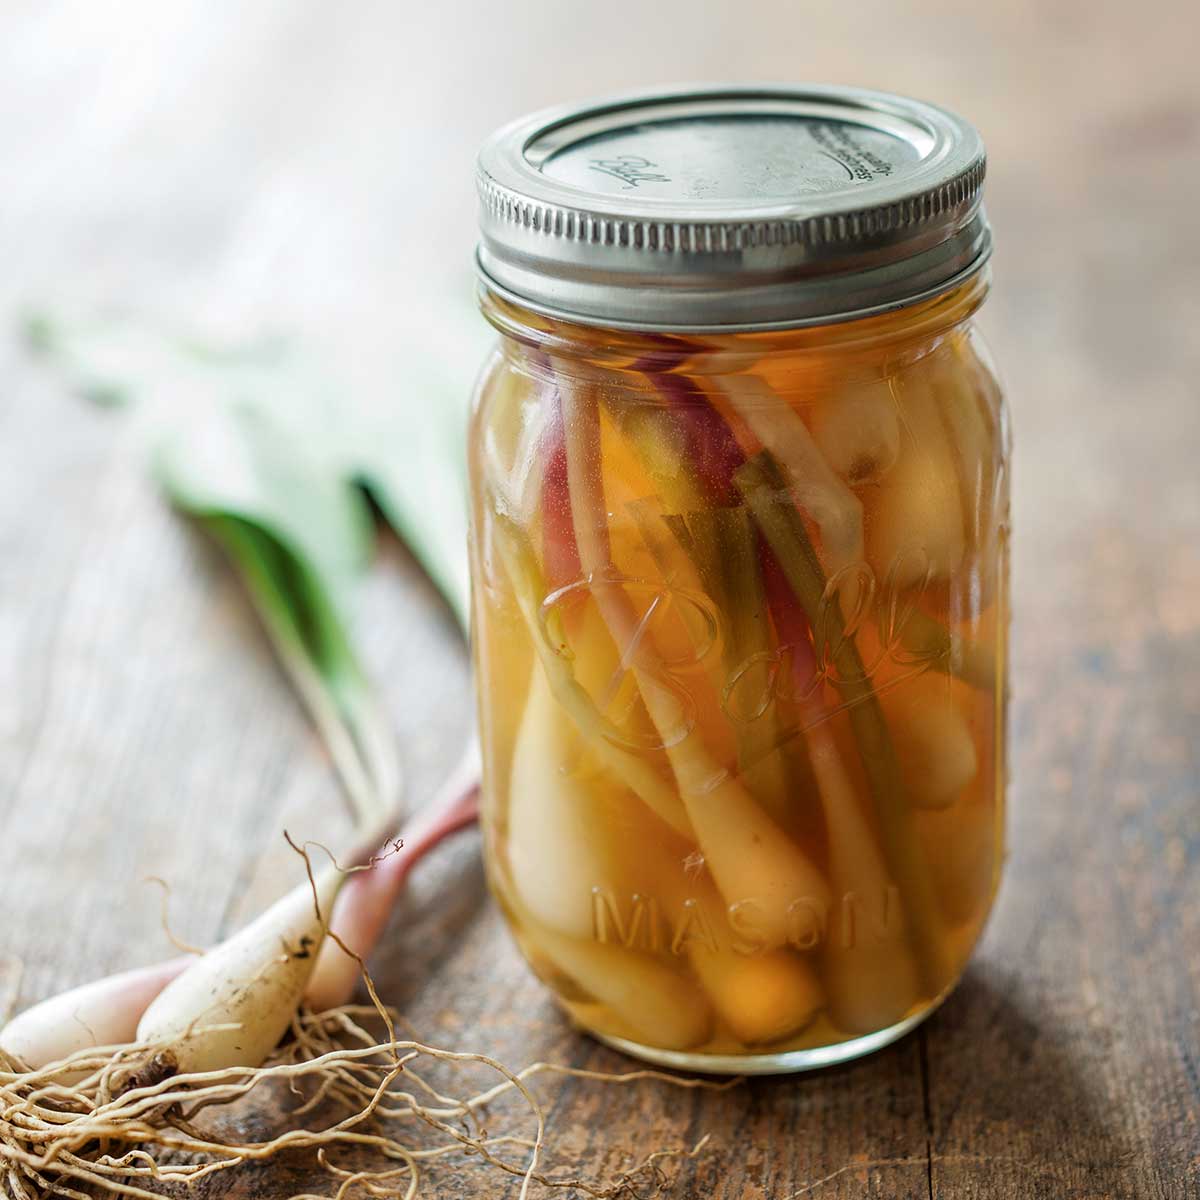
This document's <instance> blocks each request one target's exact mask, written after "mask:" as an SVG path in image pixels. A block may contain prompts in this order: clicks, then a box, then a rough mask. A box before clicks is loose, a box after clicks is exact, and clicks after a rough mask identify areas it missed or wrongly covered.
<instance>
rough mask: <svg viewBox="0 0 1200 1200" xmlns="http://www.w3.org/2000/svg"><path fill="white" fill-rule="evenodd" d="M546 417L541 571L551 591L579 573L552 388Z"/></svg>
mask: <svg viewBox="0 0 1200 1200" xmlns="http://www.w3.org/2000/svg"><path fill="white" fill-rule="evenodd" d="M547 403H548V405H549V406H550V417H549V420H548V421H547V422H546V428H545V430H544V432H543V434H542V445H541V454H542V458H543V461H544V462H545V464H546V468H545V475H544V476H543V478H542V561H543V569H542V573H543V575H544V576H545V579H546V583H547V585H548V586H549V587H550V589H551V590H556V589H558V588H561V587H566V586H567V584H569V583H574V582H575V581H576V580H577V579H578V578H579V575H580V569H579V547H578V546H577V545H576V543H575V527H574V525H573V524H572V522H571V492H570V489H569V487H568V485H567V443H566V439H565V437H564V434H563V416H562V401H561V399H560V398H559V394H558V389H557V388H555V389H554V391H553V392H552V393H551V394H550V396H549V398H548V400H547Z"/></svg>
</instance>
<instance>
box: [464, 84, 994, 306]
mask: <svg viewBox="0 0 1200 1200" xmlns="http://www.w3.org/2000/svg"><path fill="white" fill-rule="evenodd" d="M983 176H984V151H983V143H982V141H981V140H980V137H979V134H978V133H977V132H976V131H975V129H974V128H973V127H972V126H971V125H969V124H968V123H967V122H966V121H964V120H962V119H961V118H960V117H956V116H955V115H954V114H953V113H949V112H946V111H945V110H943V109H940V108H936V107H934V106H933V105H930V104H924V103H921V102H920V101H917V100H908V99H905V98H903V97H900V96H892V95H889V94H887V93H884V92H870V91H864V90H861V89H859V88H846V87H827V86H824V85H819V86H816V85H814V86H807V85H802V86H796V87H786V86H782V87H776V86H768V87H762V86H747V87H701V88H667V89H660V90H655V91H647V92H637V93H631V94H626V95H621V96H615V97H611V98H609V99H607V100H600V101H596V102H593V103H589V104H582V105H573V106H569V107H563V108H555V109H549V110H547V111H545V112H540V113H536V114H534V115H533V116H529V117H525V118H522V119H521V120H519V121H514V122H513V123H512V124H510V125H507V126H505V127H504V128H503V129H500V130H499V131H498V132H496V133H495V134H493V136H492V137H491V138H490V139H489V140H488V141H487V142H486V143H485V144H484V146H483V149H482V150H481V151H480V154H479V161H478V170H477V183H478V187H479V199H480V219H479V223H480V231H481V240H480V244H479V251H478V264H479V270H480V273H481V275H482V277H483V280H484V283H485V284H486V285H487V287H489V288H491V289H492V290H493V291H495V292H496V293H498V294H499V295H501V296H504V297H507V298H509V299H511V300H514V301H515V302H516V303H518V304H520V305H523V306H524V307H527V308H530V309H533V310H535V311H537V312H542V313H547V314H549V315H552V316H558V317H562V318H565V319H568V320H572V321H579V322H583V323H586V324H595V325H607V326H613V327H617V328H633V329H645V330H689V329H691V330H695V329H707V330H716V329H724V330H735V329H751V328H753V329H769V328H783V327H789V326H797V325H806V324H816V323H821V322H827V321H834V320H847V319H850V318H852V317H858V316H865V315H868V314H870V313H874V312H882V311H886V310H887V309H891V308H898V307H901V306H902V305H905V304H911V303H913V302H914V301H916V300H919V299H922V298H924V297H927V296H932V295H936V294H938V293H939V292H942V291H945V290H947V289H949V288H951V287H953V286H955V285H956V284H957V283H959V282H961V281H962V280H965V279H967V278H968V277H969V276H970V275H972V274H973V273H974V272H976V271H978V270H979V269H980V267H982V266H983V264H984V263H985V262H986V261H987V258H988V255H989V253H990V250H991V235H990V232H989V229H988V224H987V218H986V216H985V215H984V212H983V209H982V206H981V193H982V187H983Z"/></svg>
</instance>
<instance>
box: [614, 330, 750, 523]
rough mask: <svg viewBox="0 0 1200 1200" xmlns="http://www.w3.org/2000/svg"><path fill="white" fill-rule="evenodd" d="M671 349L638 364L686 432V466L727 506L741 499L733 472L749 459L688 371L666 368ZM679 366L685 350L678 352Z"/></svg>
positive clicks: (714, 500)
mask: <svg viewBox="0 0 1200 1200" xmlns="http://www.w3.org/2000/svg"><path fill="white" fill-rule="evenodd" d="M667 356H668V352H667V351H665V350H664V352H663V354H662V355H657V356H653V357H644V358H642V359H639V360H638V362H637V363H636V364H635V370H639V371H641V372H642V373H643V374H644V375H645V376H646V378H647V379H649V380H650V382H651V383H653V384H654V387H655V389H656V390H657V391H658V393H659V394H660V395H661V396H662V397H663V399H664V400H665V401H666V403H667V407H668V409H669V411H670V412H671V413H672V414H673V415H674V417H675V418H676V420H677V421H678V422H679V426H680V428H681V430H682V432H683V435H684V442H683V451H684V455H685V458H686V462H687V466H688V467H689V469H690V470H691V471H693V472H694V474H695V477H696V479H697V481H698V482H699V484H700V486H701V487H702V488H703V489H704V491H705V493H706V495H707V498H708V500H709V501H710V503H712V504H715V505H720V506H722V507H727V506H731V505H735V504H739V503H741V496H740V494H739V492H738V490H737V487H736V485H735V484H734V481H733V473H734V472H735V471H736V470H737V469H738V467H740V466H741V465H742V464H743V463H744V462H745V461H746V455H745V453H744V452H743V450H742V448H741V446H739V445H738V441H737V438H735V437H734V435H733V430H732V429H730V428H729V424H728V422H727V421H726V420H725V419H724V418H723V417H722V416H721V414H720V413H719V412H717V410H716V409H715V408H713V406H712V404H711V403H710V402H709V400H708V397H707V396H705V394H704V392H703V390H702V389H701V388H700V386H699V385H698V384H697V383H696V382H695V380H693V379H690V378H688V376H686V375H678V374H675V373H674V372H672V371H669V370H666V369H664V364H665V363H666V361H667ZM675 357H676V360H677V361H675V362H673V363H671V365H672V366H678V365H679V364H680V363H681V362H682V361H683V359H684V358H686V354H685V353H683V352H682V351H676V352H675Z"/></svg>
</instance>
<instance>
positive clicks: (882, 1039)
mask: <svg viewBox="0 0 1200 1200" xmlns="http://www.w3.org/2000/svg"><path fill="white" fill-rule="evenodd" d="M947 990H949V989H947ZM940 1003H941V997H939V998H938V1000H937V1001H935V1002H934V1003H933V1004H929V1005H927V1006H926V1007H925V1008H923V1009H921V1010H920V1011H919V1012H915V1013H913V1014H912V1015H911V1016H908V1017H905V1018H904V1020H903V1021H898V1022H897V1023H896V1024H895V1025H889V1026H888V1027H887V1028H886V1029H880V1030H877V1031H876V1032H875V1033H868V1034H864V1035H863V1036H862V1037H856V1038H850V1039H849V1040H848V1041H845V1042H836V1043H834V1044H833V1045H832V1046H814V1047H812V1048H810V1049H807V1050H782V1051H780V1052H779V1053H776V1054H690V1053H688V1052H687V1051H686V1050H659V1049H656V1048H655V1047H653V1046H643V1045H641V1044H640V1043H638V1042H631V1041H628V1040H626V1039H625V1038H620V1037H613V1036H612V1035H611V1034H605V1033H592V1035H591V1036H592V1037H594V1038H596V1039H597V1040H598V1041H601V1042H603V1043H604V1044H605V1045H606V1046H611V1047H612V1048H613V1049H614V1050H620V1051H621V1052H622V1053H623V1054H629V1055H631V1056H632V1057H633V1058H640V1059H642V1060H643V1061H644V1062H648V1063H653V1064H654V1065H655V1066H657V1067H671V1068H673V1069H675V1070H677V1071H699V1072H701V1073H703V1074H706V1075H790V1074H798V1073H800V1072H801V1071H819V1070H820V1069H821V1068H822V1067H832V1066H836V1065H837V1064H838V1063H844V1062H850V1061H852V1060H853V1059H856V1058H862V1057H863V1056H864V1055H866V1054H873V1053H874V1052H875V1051H876V1050H882V1049H883V1048H884V1046H890V1045H891V1044H892V1042H894V1041H897V1040H898V1039H900V1038H902V1037H903V1036H904V1035H905V1034H906V1033H908V1032H909V1031H910V1030H912V1029H915V1028H916V1027H917V1026H918V1025H920V1023H921V1022H922V1021H924V1020H925V1018H926V1017H928V1016H929V1015H930V1014H931V1013H933V1012H934V1011H935V1010H936V1009H937V1008H938V1006H939V1004H940Z"/></svg>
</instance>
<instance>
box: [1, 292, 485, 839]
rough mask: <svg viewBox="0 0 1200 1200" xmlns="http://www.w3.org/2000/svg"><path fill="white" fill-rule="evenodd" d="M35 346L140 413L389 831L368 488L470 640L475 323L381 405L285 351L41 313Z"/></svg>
mask: <svg viewBox="0 0 1200 1200" xmlns="http://www.w3.org/2000/svg"><path fill="white" fill-rule="evenodd" d="M460 334H461V338H460ZM25 335H26V340H27V342H28V344H29V345H30V346H31V348H33V349H35V350H36V351H38V352H39V353H41V354H42V355H44V356H46V357H47V358H49V359H50V360H51V361H53V362H54V363H55V364H56V365H57V366H58V367H59V369H61V370H62V371H63V372H64V373H65V375H66V376H67V377H68V379H69V380H70V382H71V384H72V385H73V386H74V388H75V389H76V390H77V391H79V392H80V393H81V394H82V395H85V396H87V397H89V398H91V399H92V400H94V401H97V402H100V403H103V404H105V405H108V406H112V405H116V404H120V405H123V406H128V407H130V408H131V409H132V410H133V413H134V424H135V426H136V427H137V429H138V430H139V433H140V436H142V437H143V438H144V439H145V441H146V442H147V443H148V445H149V447H150V451H151V459H152V462H153V469H154V474H155V477H156V478H157V479H158V481H159V483H160V485H161V487H162V488H163V491H164V492H165V494H166V495H167V496H168V497H169V498H170V500H171V502H172V503H173V504H174V505H176V506H177V507H178V508H179V509H181V510H182V511H184V512H186V513H188V514H189V515H190V516H192V517H194V518H195V519H196V520H197V521H198V522H199V523H200V524H201V525H202V526H203V528H204V529H205V530H206V531H207V532H208V533H209V534H210V535H211V536H212V537H213V538H214V539H215V540H216V541H217V542H218V543H219V544H220V545H221V546H222V548H223V549H224V551H225V553H226V554H227V555H228V557H229V558H230V560H231V562H232V563H233V564H234V566H235V568H236V569H237V571H238V574H239V575H240V577H241V578H242V580H243V582H244V584H245V586H246V588H247V591H248V593H249V595H250V597H251V599H252V601H253V603H254V605H255V608H256V610H257V611H258V613H259V615H260V618H261V620H262V622H263V624H264V626H265V627H266V630H267V632H268V634H269V635H270V637H271V640H272V643H273V645H274V646H275V649H276V652H277V653H278V656H279V659H280V661H281V663H282V664H283V666H284V668H285V669H286V670H287V672H288V674H289V676H290V678H291V679H292V681H293V684H294V685H295V687H296V689H297V691H298V693H299V694H300V696H301V698H302V700H303V701H304V703H305V705H306V706H307V708H308V710H309V712H310V714H311V716H312V718H313V721H314V723H315V724H316V726H317V727H318V729H319V730H320V732H321V734H322V736H323V737H324V739H325V741H326V743H327V745H328V746H329V749H330V752H331V754H332V756H333V758H334V761H335V763H336V765H337V768H338V771H339V773H340V776H341V778H342V781H343V784H344V786H345V788H346V791H347V793H348V794H349V795H350V797H351V799H352V801H353V803H354V805H355V808H356V811H357V812H358V815H359V817H360V819H361V820H363V821H372V822H373V821H377V820H379V819H380V817H381V814H382V813H383V811H384V810H385V809H386V808H389V807H390V806H391V804H392V802H393V800H394V793H395V790H396V779H397V776H398V767H397V765H396V755H395V749H394V739H393V737H392V734H391V731H390V730H389V729H388V727H387V725H386V722H385V721H384V720H383V718H382V716H381V714H380V708H379V704H378V702H377V700H376V698H375V696H374V693H373V691H372V689H371V687H370V684H369V682H368V678H367V674H366V672H365V671H364V670H363V668H362V665H361V662H360V660H359V656H358V654H357V652H356V650H355V648H354V646H353V643H352V640H351V637H350V634H349V629H350V624H349V621H348V619H347V612H348V609H349V606H350V603H351V600H352V593H353V584H354V581H355V579H356V578H357V577H358V576H359V575H360V574H361V572H362V571H363V570H364V569H365V568H366V566H367V565H368V563H369V561H370V557H371V551H372V549H373V544H374V529H373V521H372V516H371V511H370V506H369V504H368V502H367V498H366V494H365V492H364V488H365V489H366V490H367V491H369V492H370V494H371V496H372V497H373V498H374V499H375V501H376V503H377V504H378V506H379V509H380V511H381V512H382V513H383V515H384V517H385V519H386V520H387V522H388V523H389V524H390V525H391V527H392V528H393V529H394V530H395V532H396V533H397V534H398V535H399V536H400V538H401V539H402V540H403V541H404V542H405V543H406V544H407V545H408V547H409V549H410V550H411V551H412V553H413V555H414V556H415V558H416V559H417V561H418V562H419V563H421V565H422V566H423V567H424V569H425V570H426V572H427V573H428V574H429V576H430V578H431V579H432V580H433V582H434V583H435V584H436V585H437V587H438V588H439V590H440V591H441V592H442V594H443V595H444V596H445V598H446V600H447V602H448V603H449V604H450V606H451V608H452V610H453V612H454V614H455V616H456V617H457V618H458V620H459V622H460V624H461V625H462V627H463V628H464V630H465V628H466V624H467V604H466V596H467V556H466V531H467V515H466V481H465V466H464V463H465V427H466V414H467V401H468V396H469V393H470V388H469V379H468V377H467V376H466V374H465V372H466V370H468V369H471V370H473V366H474V363H475V362H478V361H479V360H480V358H481V357H482V354H481V353H480V354H478V355H476V354H475V353H474V347H473V346H472V341H478V340H479V339H481V338H482V336H483V335H482V322H479V321H478V319H477V318H476V319H474V320H473V322H472V324H471V327H470V330H469V332H468V331H467V325H466V321H465V319H464V320H463V321H462V322H461V323H460V325H459V326H458V327H456V321H455V320H453V319H452V320H448V321H443V322H442V323H441V324H440V325H439V326H438V327H437V329H436V330H433V331H429V332H427V333H426V334H425V335H423V336H420V337H418V336H417V335H414V337H413V344H412V345H411V346H405V347H403V354H402V355H398V358H397V375H396V379H395V381H394V383H393V384H391V385H390V387H389V389H388V391H389V392H390V393H394V394H391V395H389V394H385V395H384V396H383V398H382V399H381V398H380V397H379V395H378V394H368V393H367V391H366V390H365V389H359V390H357V391H356V390H353V389H349V388H344V387H343V388H338V387H337V386H335V385H334V384H332V383H331V382H329V378H328V374H327V372H326V371H325V369H324V368H323V367H322V365H321V364H320V363H318V362H316V361H315V360H314V359H313V357H312V356H311V355H310V354H309V353H307V352H303V351H301V350H300V349H298V348H297V347H296V346H295V345H294V344H292V343H289V342H287V341H283V340H280V339H260V340H258V341H254V342H249V343H246V344H244V345H236V346H221V345H213V344H209V343H206V342H204V341H202V340H197V339H194V338H190V337H180V336H178V335H174V334H171V333H167V332H163V331H161V330H157V329H153V328H151V327H149V326H148V325H147V324H145V323H144V322H140V321H134V320H130V319H128V318H125V317H120V316H115V317H102V318H93V319H89V320H79V321H72V320H67V319H63V318H60V317H56V316H52V315H50V314H46V313H39V314H34V315H32V316H30V317H29V318H27V319H26V322H25ZM460 343H461V344H460ZM464 346H465V349H464ZM371 384H372V387H374V388H376V392H377V391H378V387H377V381H374V380H372V381H371Z"/></svg>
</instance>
